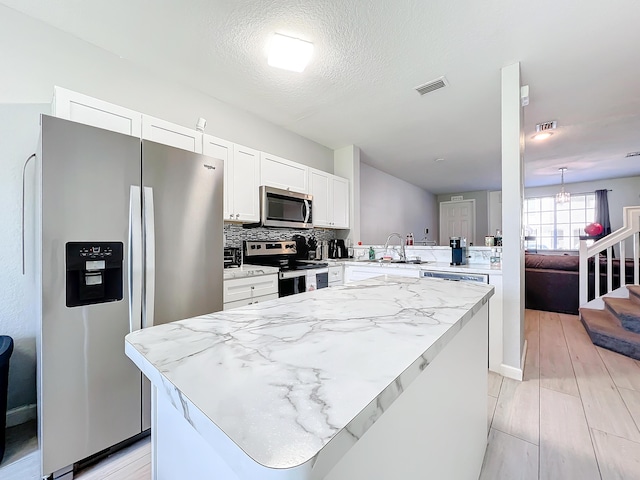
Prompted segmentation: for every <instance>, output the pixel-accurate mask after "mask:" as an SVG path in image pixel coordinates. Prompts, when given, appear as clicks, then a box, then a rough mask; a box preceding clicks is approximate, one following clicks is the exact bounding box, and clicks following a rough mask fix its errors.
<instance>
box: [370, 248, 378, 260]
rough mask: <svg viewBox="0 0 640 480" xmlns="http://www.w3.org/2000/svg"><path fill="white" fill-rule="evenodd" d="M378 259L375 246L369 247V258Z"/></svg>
mask: <svg viewBox="0 0 640 480" xmlns="http://www.w3.org/2000/svg"><path fill="white" fill-rule="evenodd" d="M375 259H376V251H375V250H374V249H373V247H369V260H375Z"/></svg>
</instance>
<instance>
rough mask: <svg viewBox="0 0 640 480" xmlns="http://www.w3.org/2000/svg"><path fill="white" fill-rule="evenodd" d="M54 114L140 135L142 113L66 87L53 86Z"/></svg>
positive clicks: (86, 123) (111, 129)
mask: <svg viewBox="0 0 640 480" xmlns="http://www.w3.org/2000/svg"><path fill="white" fill-rule="evenodd" d="M53 116H55V117H58V118H64V119H65V120H71V121H73V122H78V123H84V124H85V125H91V126H93V127H98V128H103V129H105V130H110V131H112V132H118V133H124V134H125V135H132V136H134V137H140V134H141V131H142V114H141V113H139V112H135V111H133V110H129V109H128V108H124V107H120V106H118V105H114V104H112V103H108V102H104V101H102V100H98V99H97V98H92V97H89V96H87V95H83V94H81V93H76V92H72V91H71V90H67V89H66V88H61V87H54V88H53Z"/></svg>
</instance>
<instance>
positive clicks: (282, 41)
mask: <svg viewBox="0 0 640 480" xmlns="http://www.w3.org/2000/svg"><path fill="white" fill-rule="evenodd" d="M312 54H313V43H311V42H307V41H305V40H300V39H299V38H294V37H289V36H287V35H281V34H279V33H274V34H273V37H271V42H270V43H269V54H268V56H267V63H268V64H269V65H271V66H272V67H276V68H282V69H284V70H291V71H292V72H303V71H304V69H305V68H306V66H307V64H308V63H309V60H311V55H312Z"/></svg>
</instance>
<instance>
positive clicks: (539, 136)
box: [531, 132, 553, 140]
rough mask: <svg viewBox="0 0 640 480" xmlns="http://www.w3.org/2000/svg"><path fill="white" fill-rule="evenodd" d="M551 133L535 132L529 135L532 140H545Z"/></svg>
mask: <svg viewBox="0 0 640 480" xmlns="http://www.w3.org/2000/svg"><path fill="white" fill-rule="evenodd" d="M551 135H553V133H551V132H541V133H536V134H535V135H534V136H533V137H531V139H532V140H546V139H547V138H549V137H550V136H551Z"/></svg>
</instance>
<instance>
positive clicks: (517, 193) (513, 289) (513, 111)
mask: <svg viewBox="0 0 640 480" xmlns="http://www.w3.org/2000/svg"><path fill="white" fill-rule="evenodd" d="M520 86H521V85H520V63H519V62H518V63H514V64H513V65H509V66H507V67H504V68H503V69H502V245H503V246H502V279H503V287H502V288H503V290H502V294H503V303H502V306H503V307H502V308H503V322H504V324H503V345H504V350H503V360H502V361H503V364H502V371H503V372H502V373H503V375H505V376H507V377H510V378H514V379H516V380H522V371H523V364H522V362H523V359H524V353H525V349H526V346H525V344H524V237H523V233H522V204H523V198H524V161H523V156H524V133H523V108H522V105H521V100H520Z"/></svg>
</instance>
